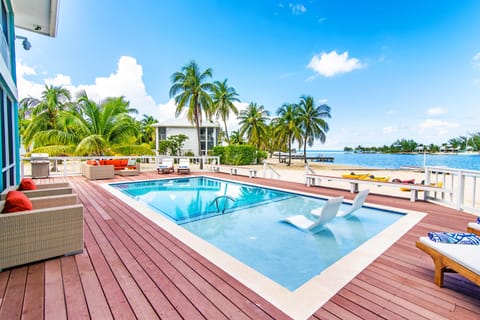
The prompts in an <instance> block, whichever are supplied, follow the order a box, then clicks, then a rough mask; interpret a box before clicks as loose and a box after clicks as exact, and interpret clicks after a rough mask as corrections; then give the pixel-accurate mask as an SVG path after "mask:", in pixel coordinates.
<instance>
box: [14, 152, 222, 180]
mask: <svg viewBox="0 0 480 320" xmlns="http://www.w3.org/2000/svg"><path fill="white" fill-rule="evenodd" d="M163 158H174V159H175V163H178V159H180V158H188V159H190V161H191V163H192V164H193V165H199V164H200V163H201V162H203V164H204V166H205V165H206V164H207V163H209V162H210V161H212V160H213V161H216V162H217V163H218V162H219V160H220V157H217V156H203V157H183V156H175V157H174V156H115V157H113V156H109V157H48V161H49V162H50V163H49V168H50V173H49V176H52V177H58V176H73V175H80V174H81V172H82V168H81V167H82V162H84V161H86V160H101V159H133V160H135V161H137V162H139V163H140V164H141V165H140V170H141V171H151V170H156V168H157V167H158V165H159V164H160V163H161V162H162V159H163ZM21 160H22V161H21V167H20V174H21V176H22V177H28V176H31V175H32V166H31V163H30V162H31V161H32V160H33V161H35V160H38V159H35V158H30V157H22V158H21Z"/></svg>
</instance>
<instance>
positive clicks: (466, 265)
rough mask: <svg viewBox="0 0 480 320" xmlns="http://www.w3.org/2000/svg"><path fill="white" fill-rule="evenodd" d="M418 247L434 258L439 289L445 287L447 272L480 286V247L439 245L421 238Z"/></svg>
mask: <svg viewBox="0 0 480 320" xmlns="http://www.w3.org/2000/svg"><path fill="white" fill-rule="evenodd" d="M416 246H417V248H419V249H420V250H422V251H424V252H425V253H427V254H429V255H430V256H431V257H432V259H433V263H434V266H435V274H434V282H435V283H436V284H437V285H438V286H439V287H443V277H444V274H445V272H451V271H453V272H457V273H458V274H461V275H462V276H464V277H465V278H467V279H469V280H470V281H472V282H473V283H475V284H477V285H480V246H478V245H468V244H452V243H439V242H434V241H432V240H430V239H429V238H428V237H421V238H420V239H419V240H418V241H417V243H416Z"/></svg>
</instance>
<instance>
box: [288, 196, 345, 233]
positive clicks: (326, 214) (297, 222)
mask: <svg viewBox="0 0 480 320" xmlns="http://www.w3.org/2000/svg"><path fill="white" fill-rule="evenodd" d="M342 201H343V197H336V198H331V199H329V200H328V201H327V203H326V204H325V205H324V206H323V207H322V208H321V213H320V214H319V215H318V218H317V219H316V220H310V219H308V218H307V217H305V216H304V215H296V216H292V217H289V218H286V219H285V220H282V221H283V222H286V223H289V224H291V225H293V226H295V227H297V228H299V229H302V230H305V231H311V232H318V231H320V230H321V229H323V228H324V227H325V224H326V223H327V222H329V221H331V220H333V218H335V217H336V216H337V212H338V208H340V204H342Z"/></svg>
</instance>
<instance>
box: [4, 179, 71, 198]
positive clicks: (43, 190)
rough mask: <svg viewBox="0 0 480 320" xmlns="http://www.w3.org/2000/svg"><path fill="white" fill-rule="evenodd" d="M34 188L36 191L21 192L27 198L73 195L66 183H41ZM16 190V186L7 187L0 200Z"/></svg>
mask: <svg viewBox="0 0 480 320" xmlns="http://www.w3.org/2000/svg"><path fill="white" fill-rule="evenodd" d="M36 187H37V189H35V190H23V191H22V192H23V193H24V194H25V195H26V196H27V197H29V198H34V197H47V196H54V195H61V194H71V193H73V190H72V187H71V186H70V184H69V183H68V182H55V183H43V184H37V185H36ZM17 188H18V187H17V186H10V187H7V188H6V189H5V190H3V191H2V193H0V200H2V201H3V200H5V197H6V196H7V193H8V192H9V191H12V190H17Z"/></svg>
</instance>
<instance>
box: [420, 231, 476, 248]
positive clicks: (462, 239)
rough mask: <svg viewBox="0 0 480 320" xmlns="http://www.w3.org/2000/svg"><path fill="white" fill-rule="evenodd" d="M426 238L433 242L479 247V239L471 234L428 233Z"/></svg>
mask: <svg viewBox="0 0 480 320" xmlns="http://www.w3.org/2000/svg"><path fill="white" fill-rule="evenodd" d="M428 237H429V238H430V240H432V241H434V242H443V243H454V244H473V245H480V237H479V236H477V235H475V234H473V233H463V232H459V233H454V232H429V233H428Z"/></svg>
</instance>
